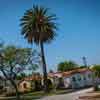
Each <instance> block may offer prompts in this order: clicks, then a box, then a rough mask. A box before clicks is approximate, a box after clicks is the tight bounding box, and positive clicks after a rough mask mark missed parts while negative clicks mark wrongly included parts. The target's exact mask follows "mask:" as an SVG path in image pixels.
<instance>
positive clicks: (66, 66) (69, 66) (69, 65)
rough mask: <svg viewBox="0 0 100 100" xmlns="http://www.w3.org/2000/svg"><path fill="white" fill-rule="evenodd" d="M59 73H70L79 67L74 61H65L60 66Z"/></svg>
mask: <svg viewBox="0 0 100 100" xmlns="http://www.w3.org/2000/svg"><path fill="white" fill-rule="evenodd" d="M57 67H58V71H70V70H73V69H76V68H77V67H78V65H77V64H76V63H75V62H73V61H64V62H60V63H59V64H58V66H57Z"/></svg>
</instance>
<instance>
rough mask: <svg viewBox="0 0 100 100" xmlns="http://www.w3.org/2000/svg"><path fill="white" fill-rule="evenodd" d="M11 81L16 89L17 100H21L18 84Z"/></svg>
mask: <svg viewBox="0 0 100 100" xmlns="http://www.w3.org/2000/svg"><path fill="white" fill-rule="evenodd" d="M10 81H11V84H12V85H13V87H14V88H15V91H16V100H20V95H19V91H18V88H17V85H16V83H15V82H14V80H10Z"/></svg>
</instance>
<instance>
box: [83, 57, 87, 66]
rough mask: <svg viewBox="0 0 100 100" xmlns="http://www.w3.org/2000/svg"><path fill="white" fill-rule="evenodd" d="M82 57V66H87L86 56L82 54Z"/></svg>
mask: <svg viewBox="0 0 100 100" xmlns="http://www.w3.org/2000/svg"><path fill="white" fill-rule="evenodd" d="M82 59H83V64H84V66H85V67H88V66H87V60H86V57H85V56H84V57H82Z"/></svg>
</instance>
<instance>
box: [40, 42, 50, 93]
mask: <svg viewBox="0 0 100 100" xmlns="http://www.w3.org/2000/svg"><path fill="white" fill-rule="evenodd" d="M40 47H41V56H42V64H43V65H42V66H43V74H44V75H43V85H44V91H45V92H48V82H47V68H46V61H45V56H44V46H43V43H42V42H41V43H40Z"/></svg>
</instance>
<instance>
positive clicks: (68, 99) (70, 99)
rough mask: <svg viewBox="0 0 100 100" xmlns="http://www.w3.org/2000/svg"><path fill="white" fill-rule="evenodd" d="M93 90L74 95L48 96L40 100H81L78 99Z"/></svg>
mask: <svg viewBox="0 0 100 100" xmlns="http://www.w3.org/2000/svg"><path fill="white" fill-rule="evenodd" d="M92 90H93V89H92V88H89V89H84V90H80V91H77V92H73V93H68V94H63V95H54V96H47V97H44V98H42V99H39V100H79V99H78V97H79V96H82V95H84V94H86V93H87V92H90V91H92Z"/></svg>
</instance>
